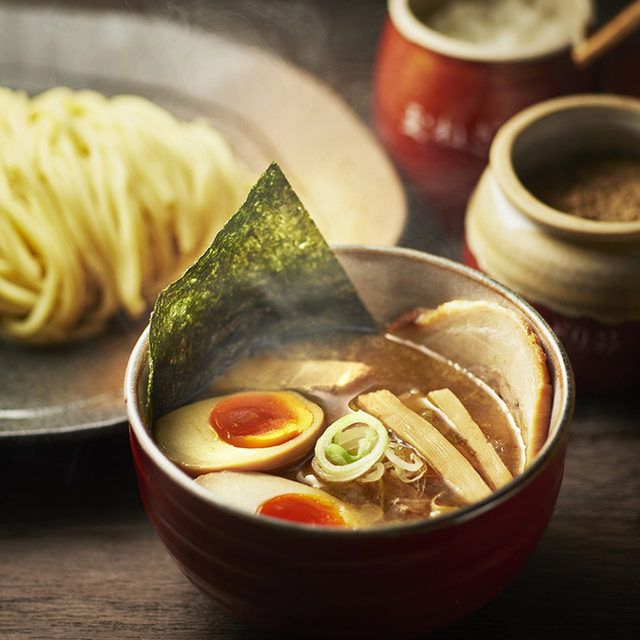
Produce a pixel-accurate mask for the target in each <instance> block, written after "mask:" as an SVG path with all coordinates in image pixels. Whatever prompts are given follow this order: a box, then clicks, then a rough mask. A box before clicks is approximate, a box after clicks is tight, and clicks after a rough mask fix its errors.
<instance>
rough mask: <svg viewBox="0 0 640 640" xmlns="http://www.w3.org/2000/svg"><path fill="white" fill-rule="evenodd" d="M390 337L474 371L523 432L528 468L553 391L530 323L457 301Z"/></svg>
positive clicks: (407, 322)
mask: <svg viewBox="0 0 640 640" xmlns="http://www.w3.org/2000/svg"><path fill="white" fill-rule="evenodd" d="M389 333H392V334H394V335H397V336H399V337H401V338H404V339H407V340H411V341H413V342H415V343H418V344H422V345H424V346H426V347H427V348H429V349H431V350H432V351H435V352H437V353H439V354H440V355H442V356H444V357H445V358H447V359H449V360H451V361H453V362H455V363H457V364H459V365H460V366H462V367H464V368H465V369H467V370H469V371H470V372H471V373H473V374H474V375H475V376H477V377H478V378H480V379H481V380H483V381H484V382H485V383H486V384H488V385H489V386H491V387H492V388H493V389H494V391H496V392H497V393H498V395H500V397H502V399H503V400H504V401H505V403H506V404H507V406H508V408H509V410H510V411H511V412H512V415H513V417H514V420H515V421H516V424H517V425H518V426H519V427H520V428H521V430H522V437H523V440H524V443H525V447H526V454H525V455H526V464H527V465H528V464H529V463H530V462H531V461H532V460H533V458H534V457H535V455H536V454H537V453H538V451H539V450H540V448H541V447H542V445H543V444H544V442H545V440H546V437H547V433H548V428H549V419H550V415H551V402H552V396H553V389H552V386H551V383H550V379H549V371H548V369H547V365H546V356H545V353H544V351H543V350H542V347H541V346H540V343H539V341H538V338H537V337H536V335H535V334H534V333H533V331H532V330H531V328H530V327H529V325H528V324H527V322H526V321H525V319H524V318H523V317H522V316H521V315H520V314H518V313H516V312H515V311H511V310H509V309H506V308H505V307H502V306H500V305H498V304H497V303H492V302H486V301H466V300H454V301H451V302H447V303H444V304H442V305H440V306H439V307H438V308H436V309H415V310H413V311H412V312H409V313H407V314H405V315H403V316H402V317H400V318H399V319H398V320H396V321H395V322H393V323H392V325H391V326H390V327H389Z"/></svg>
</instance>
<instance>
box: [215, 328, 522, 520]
mask: <svg viewBox="0 0 640 640" xmlns="http://www.w3.org/2000/svg"><path fill="white" fill-rule="evenodd" d="M272 358H274V359H278V360H279V361H281V360H283V359H284V360H293V361H305V362H306V361H331V360H334V361H335V360H339V361H341V362H342V361H352V362H357V363H363V364H365V365H368V367H369V369H368V373H367V375H363V376H360V377H359V378H358V379H356V380H355V381H353V382H352V383H350V384H348V385H347V386H346V387H345V388H344V389H342V388H338V389H336V388H326V387H324V386H323V387H317V388H314V385H313V384H308V385H307V386H306V388H304V389H300V388H299V389H298V391H300V392H301V393H303V394H304V395H305V396H306V397H308V398H309V399H310V400H312V401H313V402H315V403H317V404H318V405H319V406H320V407H321V408H322V409H323V411H324V413H325V422H326V424H327V425H330V424H332V423H333V422H334V421H335V420H337V419H339V418H340V417H341V416H343V415H345V414H348V413H350V412H352V411H354V410H356V409H357V406H356V404H355V399H356V398H357V396H358V395H360V394H363V393H368V392H371V391H374V390H378V389H386V390H388V391H390V392H391V393H393V394H394V395H395V396H397V397H399V398H400V399H401V400H402V401H403V403H404V404H406V405H407V406H408V407H410V408H411V409H413V410H414V411H415V412H416V413H418V414H420V415H422V416H423V417H425V418H427V420H429V422H431V424H433V425H434V426H435V427H436V428H437V429H438V431H440V432H441V433H442V434H443V435H444V436H445V437H446V438H447V440H449V442H451V443H452V444H453V445H454V446H455V447H456V448H457V449H458V450H459V451H460V452H461V453H462V454H463V455H464V457H465V458H467V459H468V460H469V461H470V462H471V464H472V466H473V467H474V468H475V469H476V470H477V471H478V473H479V474H480V476H482V477H483V478H484V475H485V474H484V472H483V470H482V469H481V465H480V464H479V463H478V460H477V457H476V456H475V455H474V453H473V451H472V450H471V449H470V448H469V447H468V446H467V444H466V443H465V442H464V441H463V439H462V438H461V437H460V436H459V435H457V434H456V433H455V431H454V430H453V429H452V427H451V426H450V424H449V423H448V422H447V421H446V420H444V419H443V418H442V417H441V416H440V415H439V414H438V412H437V411H436V410H434V408H432V406H429V405H428V403H426V404H425V402H424V399H425V397H426V395H427V394H428V393H429V392H430V391H433V390H436V389H441V388H448V389H450V390H452V391H453V392H454V393H455V395H456V396H457V397H458V398H459V400H461V401H462V403H463V404H464V406H465V408H466V409H467V411H468V412H469V413H470V414H471V416H472V417H473V419H474V421H475V422H476V423H477V424H478V425H479V426H480V428H481V430H482V432H483V433H484V435H485V437H486V439H487V441H488V442H489V443H490V445H491V446H492V447H493V448H494V449H495V451H496V452H497V454H498V456H499V458H500V459H501V460H502V462H503V463H504V465H505V466H506V467H507V469H508V470H509V472H510V473H511V475H513V476H515V475H517V474H518V473H519V472H520V471H522V468H523V444H522V438H521V436H520V433H519V430H518V428H517V427H516V425H515V423H514V422H513V419H512V418H511V416H510V414H509V412H508V410H507V409H506V407H505V406H504V404H503V403H502V401H501V400H500V399H499V398H498V397H497V395H496V394H495V393H493V392H492V391H491V390H490V389H489V388H488V387H486V385H484V384H483V383H482V382H481V381H479V380H478V379H477V378H475V377H474V376H472V375H471V374H469V373H468V372H466V371H465V370H463V369H461V368H460V367H458V366H456V365H454V364H453V363H451V362H448V361H446V360H445V359H443V358H441V357H440V356H438V355H437V354H434V353H433V352H430V351H429V350H427V349H426V348H423V347H421V346H419V345H416V344H413V343H411V342H408V341H405V340H403V339H400V338H398V337H394V336H392V335H371V334H339V335H332V336H327V335H323V336H321V337H316V338H314V339H305V340H301V341H294V342H289V343H286V344H284V345H280V346H278V347H277V348H268V349H263V350H260V351H259V352H256V353H254V354H253V355H252V357H251V359H250V361H244V362H242V363H240V365H241V366H242V367H243V372H251V371H252V364H251V363H255V370H256V371H258V370H259V369H260V368H261V366H262V365H263V364H264V363H265V362H269V361H270V359H272ZM230 375H231V376H233V371H231V372H230ZM250 376H251V374H249V378H248V379H246V378H245V380H246V384H247V385H248V386H250V385H251V384H252V381H251V379H250ZM240 377H241V378H242V377H243V376H240ZM227 381H228V376H227V375H225V376H223V378H222V379H221V380H220V381H219V382H218V383H216V385H214V387H213V388H212V391H213V393H214V394H219V393H221V392H224V393H228V392H229V389H228V387H227V386H225V385H226V383H227ZM277 386H278V383H277V381H275V380H274V381H273V388H276V387H277ZM338 386H339V385H336V387H338ZM236 390H237V391H240V390H241V389H236ZM383 422H384V421H383ZM390 439H391V442H392V443H395V444H394V445H393V446H394V451H395V452H396V454H397V455H399V456H400V457H401V458H403V459H405V460H409V459H412V460H413V459H415V457H416V452H415V450H414V449H413V447H412V446H410V445H408V444H406V443H403V442H402V441H401V440H400V439H399V438H398V437H397V436H395V435H394V434H393V433H391V434H390ZM412 454H413V457H412ZM313 455H314V452H313V450H311V451H310V452H309V454H308V455H307V456H306V457H305V458H304V459H302V460H299V461H298V462H296V463H295V464H293V465H290V466H288V467H286V468H284V469H279V470H277V471H275V472H272V473H277V474H278V475H281V476H284V477H286V478H289V479H294V480H297V481H300V482H303V483H306V484H309V485H312V486H315V487H319V488H321V489H323V490H325V491H327V492H328V493H330V494H331V495H333V496H335V497H336V498H338V499H340V500H342V501H344V502H345V503H347V504H348V505H350V506H352V507H354V508H355V509H357V510H360V511H361V510H364V511H365V512H366V511H367V510H370V512H371V513H378V514H379V515H378V516H376V518H375V519H376V522H375V523H374V524H388V523H395V522H402V521H406V520H412V519H417V518H424V517H429V516H434V515H439V514H441V513H446V512H447V511H449V510H451V509H454V508H458V507H461V506H464V504H465V501H464V500H461V499H460V498H459V497H458V496H457V495H456V494H455V493H454V492H453V491H452V490H451V488H450V487H449V485H448V484H447V482H446V481H445V479H443V478H442V477H441V475H440V474H439V473H438V472H437V471H436V470H434V469H433V468H432V466H431V465H428V464H427V465H426V470H424V467H423V473H422V475H420V476H419V477H418V478H417V479H416V480H414V481H403V480H402V479H400V477H399V476H398V474H397V473H396V472H395V471H394V469H393V468H392V467H391V465H387V466H386V467H385V471H384V473H383V475H382V476H381V477H380V478H376V479H373V480H369V481H366V474H365V477H364V479H363V478H357V479H355V480H351V481H347V482H331V481H326V480H324V479H322V478H321V477H319V476H318V474H317V473H316V472H315V471H314V467H313V465H312V458H313ZM485 480H486V478H485Z"/></svg>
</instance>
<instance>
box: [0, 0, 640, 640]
mask: <svg viewBox="0 0 640 640" xmlns="http://www.w3.org/2000/svg"><path fill="white" fill-rule="evenodd" d="M40 4H42V3H40ZM57 4H62V3H60V2H58V3H57ZM70 4H87V2H84V3H83V2H73V3H70ZM95 4H98V5H100V6H104V7H112V6H115V7H116V8H120V9H122V10H125V11H132V10H143V9H148V8H149V7H152V8H153V9H154V10H157V7H159V6H165V7H166V6H170V7H171V6H173V7H174V8H175V7H182V9H181V10H180V11H184V10H188V11H189V12H190V18H189V19H191V18H194V17H197V15H200V18H201V19H203V16H204V18H205V19H210V17H211V15H213V13H212V12H215V9H216V6H217V3H216V2H214V1H213V0H211V1H210V2H206V1H204V0H202V1H201V2H193V3H188V2H178V1H177V0H174V1H173V2H151V0H122V1H121V2H119V1H118V0H113V1H108V0H97V1H96V2H95ZM233 6H234V7H235V10H236V11H242V10H245V11H246V13H244V14H243V15H244V17H245V19H246V20H247V21H249V22H250V23H251V24H252V25H253V26H252V28H254V27H255V28H256V29H258V28H260V29H262V30H263V31H261V33H262V36H261V37H262V38H263V39H264V41H265V43H266V44H268V46H270V47H271V48H280V49H281V50H282V51H283V54H284V55H287V56H288V57H290V58H291V59H292V60H293V61H294V62H296V63H297V64H300V65H301V66H305V67H307V68H309V69H310V70H312V71H313V72H315V73H317V74H318V75H319V76H320V77H322V78H323V79H324V80H325V81H327V82H329V83H331V84H333V85H334V86H335V87H336V88H337V89H338V90H340V91H341V92H342V93H343V95H344V96H345V98H346V99H347V100H348V101H349V102H350V103H351V104H352V106H353V107H354V108H355V109H356V110H357V111H358V112H360V113H361V114H362V115H363V117H366V113H367V110H368V99H369V96H368V86H369V84H368V83H369V79H370V68H371V61H372V59H373V52H374V49H375V41H376V38H377V34H378V31H379V27H380V23H381V20H382V17H383V15H384V3H383V2H375V1H373V0H369V1H368V2H366V1H364V0H354V1H353V2H351V3H349V2H337V1H336V0H331V1H329V2H324V3H323V2H321V0H316V1H315V2H311V0H307V2H306V4H305V5H304V6H303V7H302V8H300V5H296V6H297V7H298V8H295V9H291V7H293V6H294V3H293V2H289V1H285V0H280V1H274V2H272V3H271V4H270V5H269V3H266V2H265V3H263V4H261V3H259V2H246V3H245V2H238V3H235V4H234V5H233ZM268 6H270V7H271V8H270V9H269V10H268ZM185 7H186V8H187V9H184V8H185ZM196 14H197V15H196ZM183 17H184V15H183ZM310 17H313V18H314V19H316V18H317V19H318V20H319V22H317V23H316V27H318V25H321V26H322V29H323V31H322V33H318V34H317V36H318V37H317V41H316V42H314V43H309V42H307V44H306V46H303V45H302V44H301V43H300V39H299V38H296V37H294V36H293V35H292V33H294V32H292V31H291V29H292V28H296V27H297V28H299V30H300V31H299V33H302V34H303V35H308V34H309V33H310V31H309V30H310V29H311V27H310V26H309V24H310ZM327 24H329V25H333V26H334V27H335V28H333V29H330V30H326V31H325V30H324V29H325V27H326V25H327ZM344 24H348V25H349V30H350V31H349V32H348V33H345V32H344V30H342V29H341V28H338V27H339V26H340V27H341V26H344ZM316 27H314V29H315V28H316ZM302 39H303V40H304V39H305V38H302ZM307 40H308V39H307ZM319 51H322V52H323V53H322V55H319ZM412 214H413V216H414V217H413V218H412V221H411V222H410V225H409V231H408V232H407V234H406V236H405V240H404V241H403V243H404V244H407V245H410V246H415V247H418V248H425V249H429V250H432V251H435V252H437V253H441V254H444V255H449V256H450V257H455V253H456V251H457V248H458V247H457V244H456V241H454V240H451V239H447V238H446V237H444V236H442V235H441V234H439V233H438V232H437V231H436V230H433V229H430V228H428V227H427V226H426V225H425V224H424V221H423V218H422V216H421V213H420V211H418V207H417V206H416V205H415V204H413V205H412ZM0 393H1V390H0ZM639 416H640V401H639V400H638V399H632V398H626V399H625V398H618V399H609V400H607V401H604V400H598V399H595V398H579V399H578V405H577V408H576V416H575V420H574V423H573V426H572V430H571V435H570V443H569V451H568V457H567V466H566V473H565V479H564V483H563V486H562V490H561V493H560V498H559V501H558V506H557V509H556V512H555V514H554V516H553V519H552V521H551V524H550V526H549V528H548V530H547V532H546V533H545V535H544V537H543V539H542V541H541V543H540V545H539V547H538V549H537V550H536V552H535V553H534V555H533V557H532V558H531V560H530V561H529V563H528V564H527V566H526V567H525V569H524V570H523V571H522V572H521V574H520V575H519V576H518V577H517V578H516V579H515V580H514V581H513V582H512V583H511V585H509V586H508V587H507V588H506V589H505V590H504V592H503V593H502V594H501V595H500V596H499V597H498V598H496V599H495V600H494V601H493V602H491V603H490V604H489V605H487V606H486V607H485V608H484V609H482V610H481V611H479V612H478V613H476V614H475V615H473V616H471V617H470V618H468V619H467V620H465V621H462V622H461V623H459V624H458V625H455V626H454V627H451V628H450V629H447V630H444V631H442V632H440V633H438V634H435V635H434V636H431V637H433V638H435V639H436V640H438V639H440V640H445V639H453V638H492V639H496V638H519V639H525V640H526V639H529V638H531V639H533V638H536V639H539V638H552V639H553V638H566V639H571V638H582V639H584V638H587V639H589V638H603V637H606V638H611V639H612V640H614V639H626V638H634V639H637V638H639V637H640V417H639ZM0 482H1V483H2V485H1V486H2V490H0V638H2V639H6V640H39V639H47V640H54V639H65V640H75V639H83V640H86V639H102V638H105V639H122V640H125V639H129V638H131V639H133V638H143V639H148V640H164V639H167V640H169V639H170V640H180V639H187V640H196V639H205V638H207V639H208V638H215V639H229V640H239V639H243V638H252V639H256V640H261V639H262V640H266V639H267V638H269V637H270V636H267V635H265V634H263V633H261V632H259V631H256V630H254V629H252V628H249V627H247V626H245V625H244V624H243V623H241V622H238V621H236V620H234V619H233V618H231V617H230V616H228V615H227V614H226V613H224V612H222V611H221V610H220V609H218V608H217V607H216V606H215V605H214V604H212V603H210V602H209V601H208V600H206V599H205V598H204V596H202V595H201V594H200V593H199V592H198V591H197V590H196V589H195V588H194V587H193V586H192V585H191V584H190V583H189V582H188V581H187V580H186V578H184V577H183V576H182V574H181V573H180V572H179V570H178V569H177V568H176V567H175V565H174V564H173V562H172V560H171V559H170V558H169V556H168V555H167V553H166V552H165V550H164V547H163V546H162V544H161V542H160V541H159V539H158V538H157V537H156V535H155V533H154V531H153V529H152V528H151V525H150V524H149V521H148V519H147V517H146V514H145V512H144V510H143V507H142V504H141V501H140V498H139V495H138V491H137V485H136V480H135V476H134V472H133V467H132V460H131V454H130V450H129V443H128V435H127V431H126V427H125V426H124V425H122V427H121V428H119V429H117V430H116V431H115V432H114V433H111V434H109V435H105V436H100V437H93V438H85V439H77V438H75V439H66V440H65V439H61V440H54V441H49V442H22V443H17V444H14V445H12V446H2V447H0ZM301 637H304V634H303V633H301Z"/></svg>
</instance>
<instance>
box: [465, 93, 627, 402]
mask: <svg viewBox="0 0 640 640" xmlns="http://www.w3.org/2000/svg"><path fill="white" fill-rule="evenodd" d="M622 155H631V156H635V157H636V158H640V100H638V99H637V98H633V97H623V96H615V95H609V94H600V95H597V94H587V95H576V96H569V97H564V98H556V99H553V100H548V101H544V102H542V103H540V104H537V105H534V106H532V107H530V108H528V109H525V110H524V111H522V112H521V113H519V114H517V115H516V116H514V117H513V118H511V119H510V120H509V121H508V122H507V123H506V124H505V125H503V127H502V128H501V129H500V130H499V132H498V133H497V135H496V137H495V139H494V141H493V144H492V146H491V153H490V162H489V166H488V168H487V169H486V170H485V171H484V173H483V175H482V177H481V179H480V180H479V182H478V185H477V187H476V189H475V191H474V193H473V195H472V197H471V198H470V200H469V204H468V208H467V212H466V221H465V246H464V262H465V263H466V264H467V265H469V266H473V267H476V268H479V269H480V270H482V271H483V272H485V273H486V274H488V275H490V276H492V277H493V278H495V279H496V280H498V281H500V282H502V283H503V284H505V285H506V286H508V287H509V288H510V289H512V290H513V291H515V292H516V293H518V294H520V295H521V296H522V297H524V298H525V299H526V300H528V302H530V303H531V304H532V305H533V306H534V307H535V308H536V309H537V310H538V311H539V312H540V314H541V315H542V316H543V317H544V318H545V319H546V320H547V321H548V322H549V324H550V326H551V328H552V329H553V330H554V331H555V333H556V334H557V335H558V336H559V338H560V339H561V341H562V342H563V344H564V347H565V349H566V351H567V353H568V355H569V358H570V360H571V363H572V366H573V369H574V373H575V377H576V384H577V389H578V392H582V393H584V392H588V393H607V394H610V393H616V392H620V393H627V392H629V391H631V390H633V389H635V388H637V387H638V381H639V380H640V377H639V375H638V360H639V358H640V217H639V219H636V220H628V221H608V220H602V219H586V218H583V217H581V215H575V214H567V213H564V212H561V211H559V210H557V209H554V208H552V207H551V206H549V205H547V204H544V203H543V202H542V201H541V200H540V199H539V198H538V197H536V196H534V195H533V193H532V191H531V190H530V189H528V188H526V187H525V186H524V184H523V182H525V183H527V180H528V178H527V176H529V175H531V173H532V172H535V171H540V170H542V169H544V168H545V167H546V168H547V169H554V170H555V172H556V174H557V176H558V175H559V176H561V177H564V176H567V175H570V174H569V171H570V170H571V167H570V166H569V163H571V162H573V161H574V160H575V159H576V158H587V157H594V158H596V157H608V158H610V159H615V158H619V157H621V156H622ZM563 163H566V164H564V166H563ZM557 176H556V177H557ZM600 178H601V176H600ZM594 180H595V177H594V178H593V180H591V181H590V182H589V183H588V184H586V185H585V187H584V188H585V189H586V188H587V187H591V186H592V184H593V182H594ZM609 180H613V178H609ZM637 182H638V189H639V190H640V172H639V173H638V178H637ZM576 184H578V185H579V184H580V183H576ZM604 184H605V186H604V187H603V190H602V192H601V193H599V194H598V195H600V196H605V195H606V193H605V192H604V190H605V189H606V188H609V187H607V186H606V185H607V183H606V181H605V183H604ZM574 186H575V185H574ZM576 188H577V187H576ZM610 188H613V186H611V185H610ZM578 193H579V191H578ZM536 194H539V192H537V191H536ZM638 197H640V196H638ZM585 206H586V205H585ZM610 213H611V208H609V210H607V211H605V217H606V216H608V215H609V214H610Z"/></svg>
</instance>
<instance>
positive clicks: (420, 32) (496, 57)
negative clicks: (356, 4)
mask: <svg viewBox="0 0 640 640" xmlns="http://www.w3.org/2000/svg"><path fill="white" fill-rule="evenodd" d="M415 1H416V0H388V1H387V11H388V15H389V19H390V21H391V23H392V24H393V25H394V26H395V28H396V29H397V31H398V32H399V33H400V34H401V35H402V36H404V37H405V38H406V39H407V40H409V41H410V42H412V43H413V44H416V45H418V46H419V47H422V48H424V49H427V50H432V51H434V52H436V53H439V54H441V55H444V56H447V57H451V58H457V59H460V60H469V61H473V62H480V63H482V62H485V63H500V64H509V63H519V62H527V61H534V60H538V59H544V58H547V57H549V56H553V55H556V54H560V53H566V54H567V55H568V53H569V51H570V48H571V46H572V45H573V42H571V41H570V39H568V38H561V39H557V40H555V41H554V40H552V41H549V42H548V43H546V44H545V45H544V46H541V45H540V44H533V45H530V46H528V47H522V49H520V51H519V52H518V53H514V52H513V51H507V52H503V51H500V50H497V49H496V48H495V47H492V46H490V45H477V44H473V43H470V42H465V41H463V40H458V39H456V38H452V37H450V36H447V35H445V34H443V33H440V32H439V31H436V30H435V29H432V28H430V27H428V26H427V25H426V24H425V23H424V22H422V21H421V20H419V19H418V18H417V16H416V15H415V13H414V11H413V9H412V7H411V5H412V4H413V3H414V2H415ZM575 1H576V2H579V3H581V4H584V5H585V10H586V14H585V21H584V25H583V30H586V25H588V24H589V22H590V21H591V20H592V19H593V7H592V4H591V2H590V1H589V0H575Z"/></svg>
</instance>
